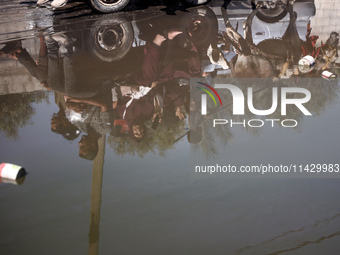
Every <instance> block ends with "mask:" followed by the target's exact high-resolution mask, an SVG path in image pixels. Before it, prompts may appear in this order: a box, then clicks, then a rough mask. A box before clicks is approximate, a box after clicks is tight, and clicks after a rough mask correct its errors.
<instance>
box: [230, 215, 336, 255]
mask: <svg viewBox="0 0 340 255" xmlns="http://www.w3.org/2000/svg"><path fill="white" fill-rule="evenodd" d="M339 216H340V215H339V214H337V215H334V216H333V217H331V218H327V219H323V220H318V221H317V222H315V223H314V224H313V225H311V226H303V227H302V228H300V229H296V230H291V231H289V232H285V233H282V235H280V236H276V237H273V238H272V239H270V240H267V241H264V242H262V243H260V244H256V245H252V246H247V247H244V248H242V249H239V250H238V251H237V252H236V253H235V254H237V255H241V254H248V253H250V254H252V253H254V251H256V249H266V248H264V247H266V246H269V247H275V246H270V245H273V243H275V242H277V243H281V242H282V240H283V239H285V240H286V242H287V241H290V245H291V246H294V245H295V246H294V247H292V248H290V249H285V250H279V251H269V249H268V248H267V249H266V253H267V254H270V255H276V254H282V253H285V252H288V251H294V250H299V249H301V248H303V247H304V246H307V245H309V244H313V243H321V242H322V241H324V240H327V239H330V238H332V237H335V236H338V235H340V232H339V231H336V232H335V233H333V234H331V235H328V236H322V237H320V238H318V239H317V240H314V241H304V242H302V243H299V244H294V243H295V240H294V239H295V236H296V235H298V234H301V233H303V232H307V233H313V232H316V229H318V228H325V226H327V225H336V224H337V221H338V220H339V219H338V218H339Z"/></svg>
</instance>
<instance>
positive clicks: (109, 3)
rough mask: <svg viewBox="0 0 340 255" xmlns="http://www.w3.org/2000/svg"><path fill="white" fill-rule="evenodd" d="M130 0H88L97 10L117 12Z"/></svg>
mask: <svg viewBox="0 0 340 255" xmlns="http://www.w3.org/2000/svg"><path fill="white" fill-rule="evenodd" d="M129 2H130V0H89V3H90V6H91V7H92V9H94V10H95V11H97V12H101V13H111V12H118V11H121V10H123V9H124V7H125V6H127V5H128V3H129Z"/></svg>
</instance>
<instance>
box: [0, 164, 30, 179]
mask: <svg viewBox="0 0 340 255" xmlns="http://www.w3.org/2000/svg"><path fill="white" fill-rule="evenodd" d="M24 175H26V170H25V168H23V167H21V166H17V165H14V164H10V163H1V164H0V178H1V179H8V180H17V179H19V178H20V177H23V176H24Z"/></svg>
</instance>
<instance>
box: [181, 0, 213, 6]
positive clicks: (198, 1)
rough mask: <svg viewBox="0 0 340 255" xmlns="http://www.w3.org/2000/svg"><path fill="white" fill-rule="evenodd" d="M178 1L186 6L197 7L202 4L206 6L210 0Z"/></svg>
mask: <svg viewBox="0 0 340 255" xmlns="http://www.w3.org/2000/svg"><path fill="white" fill-rule="evenodd" d="M180 1H181V2H182V4H184V5H186V6H198V5H202V4H207V3H209V2H210V1H211V0H180Z"/></svg>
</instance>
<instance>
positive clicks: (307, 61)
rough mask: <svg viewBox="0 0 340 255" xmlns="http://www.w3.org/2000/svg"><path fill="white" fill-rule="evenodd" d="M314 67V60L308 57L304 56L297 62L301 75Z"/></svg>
mask: <svg viewBox="0 0 340 255" xmlns="http://www.w3.org/2000/svg"><path fill="white" fill-rule="evenodd" d="M314 65H315V59H314V58H313V57H312V56H310V55H306V56H304V57H303V58H302V59H300V61H299V70H300V72H301V73H308V72H310V71H312V70H313V68H314Z"/></svg>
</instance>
